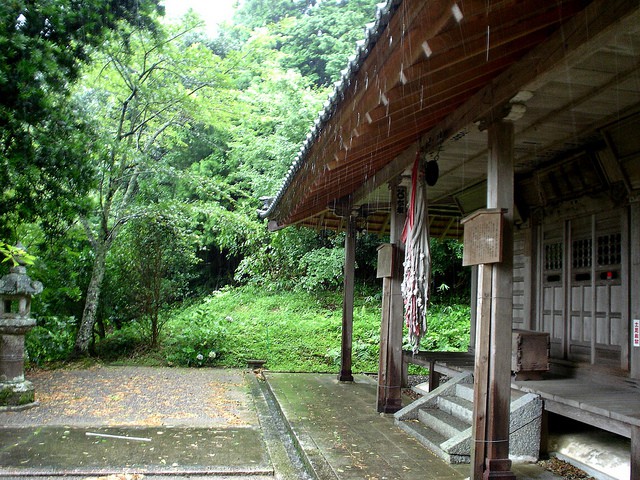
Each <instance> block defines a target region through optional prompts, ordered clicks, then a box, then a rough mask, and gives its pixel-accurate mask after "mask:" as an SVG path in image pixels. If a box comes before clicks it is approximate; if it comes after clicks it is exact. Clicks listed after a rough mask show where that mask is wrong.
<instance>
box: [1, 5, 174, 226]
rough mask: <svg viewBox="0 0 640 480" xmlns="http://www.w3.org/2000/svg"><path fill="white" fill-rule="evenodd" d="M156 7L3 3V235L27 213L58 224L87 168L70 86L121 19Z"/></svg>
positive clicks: (83, 128) (141, 18)
mask: <svg viewBox="0 0 640 480" xmlns="http://www.w3.org/2000/svg"><path fill="white" fill-rule="evenodd" d="M161 12H162V7H160V6H159V5H158V1H157V0H142V1H131V0H88V1H83V2H77V1H75V0H40V1H37V2H32V1H27V0H7V1H3V2H2V3H1V4H0V185H1V187H0V188H1V190H0V236H5V237H10V236H11V235H12V232H13V231H14V229H15V227H16V226H17V225H18V224H19V223H21V222H24V221H29V220H34V219H37V218H44V219H45V220H47V221H48V222H49V223H50V224H51V226H56V225H58V224H59V223H60V221H61V220H68V218H69V217H71V216H72V213H71V212H72V210H73V207H71V206H76V205H78V204H79V203H81V202H80V201H79V199H80V198H82V197H83V196H85V194H86V192H87V191H88V188H89V183H90V181H91V179H92V176H91V171H90V168H89V167H88V166H87V165H86V161H84V159H85V158H87V153H88V152H87V149H86V147H85V146H86V145H87V144H88V143H89V142H88V141H87V138H88V135H89V133H90V132H88V131H87V130H88V128H87V125H86V122H85V119H84V118H83V117H82V115H80V114H79V112H78V111H77V110H76V109H75V108H74V107H73V106H71V105H69V103H68V101H67V100H68V94H69V90H70V88H71V86H72V85H73V84H74V82H75V81H76V80H77V79H78V76H79V72H80V69H81V67H82V65H83V64H84V63H85V62H86V61H87V60H88V56H89V52H90V51H91V50H92V48H94V47H96V46H98V45H100V44H101V42H102V40H103V38H104V35H105V34H106V33H107V32H108V31H110V30H111V29H113V28H114V27H115V25H116V24H117V23H118V22H119V21H122V20H124V21H126V22H129V23H130V24H135V25H139V26H145V27H149V26H151V25H153V22H154V20H153V18H154V17H155V15H156V13H161ZM70 205H71V206H70Z"/></svg>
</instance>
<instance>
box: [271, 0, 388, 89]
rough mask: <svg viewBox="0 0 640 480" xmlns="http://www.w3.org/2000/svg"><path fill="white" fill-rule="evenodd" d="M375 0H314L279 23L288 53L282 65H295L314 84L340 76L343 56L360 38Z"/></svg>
mask: <svg viewBox="0 0 640 480" xmlns="http://www.w3.org/2000/svg"><path fill="white" fill-rule="evenodd" d="M376 3H378V2H377V0H344V1H341V2H329V1H324V2H318V4H317V5H315V6H314V7H312V8H308V9H307V10H306V11H305V14H304V15H302V16H300V17H299V18H297V19H296V21H294V22H291V23H289V24H285V25H283V35H284V36H285V37H286V41H285V42H284V43H283V44H282V51H283V52H285V53H287V54H288V57H287V61H286V62H285V65H286V66H289V67H295V68H296V69H298V71H300V73H301V74H302V75H303V76H304V77H305V78H306V79H307V80H311V81H312V82H314V83H315V84H317V85H324V86H326V85H330V84H331V83H332V82H335V81H337V80H338V79H339V78H340V71H341V70H342V69H344V68H345V66H346V65H347V59H348V58H349V56H350V55H353V54H354V53H355V52H356V42H357V41H358V40H362V39H363V38H364V35H365V32H364V25H365V23H367V22H370V21H372V20H373V19H374V18H375V13H376V10H375V4H376Z"/></svg>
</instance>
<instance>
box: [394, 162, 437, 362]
mask: <svg viewBox="0 0 640 480" xmlns="http://www.w3.org/2000/svg"><path fill="white" fill-rule="evenodd" d="M410 198H411V200H410V202H409V209H408V212H407V220H406V221H405V224H404V229H403V231H402V241H403V242H404V244H405V256H404V278H403V280H402V287H401V289H402V298H403V301H404V318H405V323H406V324H407V328H408V329H409V341H410V342H411V347H412V349H413V352H414V353H416V352H417V351H418V349H419V348H420V340H421V339H422V337H423V336H424V335H425V334H426V332H427V304H428V300H429V279H430V276H431V252H430V249H429V222H428V217H429V216H428V209H427V191H426V183H425V180H424V174H423V172H422V171H421V169H420V155H419V152H418V153H417V154H416V159H415V162H414V165H413V170H412V173H411V197H410Z"/></svg>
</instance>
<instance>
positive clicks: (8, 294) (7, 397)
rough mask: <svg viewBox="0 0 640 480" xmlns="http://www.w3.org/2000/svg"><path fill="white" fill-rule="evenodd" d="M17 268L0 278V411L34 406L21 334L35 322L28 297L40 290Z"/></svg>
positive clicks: (24, 270)
mask: <svg viewBox="0 0 640 480" xmlns="http://www.w3.org/2000/svg"><path fill="white" fill-rule="evenodd" d="M15 260H16V262H18V265H16V266H14V267H11V269H10V270H9V274H8V275H5V276H3V277H2V278H0V411H2V410H15V409H22V408H29V407H31V406H34V405H35V402H34V391H33V385H32V384H31V382H29V381H28V380H25V379H24V335H25V333H26V332H27V331H28V330H29V329H30V328H32V327H34V326H35V324H36V321H35V320H34V319H32V318H30V317H29V314H30V312H31V297H32V296H33V295H36V294H38V293H40V292H41V291H42V283H40V282H34V281H32V280H31V279H30V278H29V277H28V276H27V269H26V267H25V266H24V264H22V262H21V260H20V259H19V258H16V259H15Z"/></svg>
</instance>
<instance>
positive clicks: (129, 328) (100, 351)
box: [94, 322, 149, 361]
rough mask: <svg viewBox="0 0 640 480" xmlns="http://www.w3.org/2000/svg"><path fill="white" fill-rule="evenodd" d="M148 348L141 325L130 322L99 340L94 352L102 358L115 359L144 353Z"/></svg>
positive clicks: (106, 359)
mask: <svg viewBox="0 0 640 480" xmlns="http://www.w3.org/2000/svg"><path fill="white" fill-rule="evenodd" d="M148 348H149V347H148V344H147V341H146V339H145V338H144V336H143V335H142V334H141V330H140V327H139V325H137V324H136V323H135V322H129V323H127V324H125V325H124V326H123V327H122V328H120V329H118V330H115V331H114V332H113V333H111V334H109V335H107V336H106V337H105V338H103V339H102V340H100V341H99V342H97V343H96V345H95V346H94V353H95V355H96V356H98V357H99V358H101V359H102V360H105V361H114V360H119V359H122V358H127V357H133V356H135V355H141V354H144V353H146V352H147V350H148Z"/></svg>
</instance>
